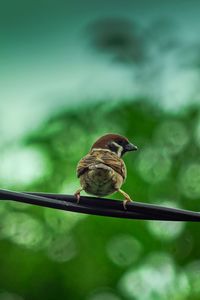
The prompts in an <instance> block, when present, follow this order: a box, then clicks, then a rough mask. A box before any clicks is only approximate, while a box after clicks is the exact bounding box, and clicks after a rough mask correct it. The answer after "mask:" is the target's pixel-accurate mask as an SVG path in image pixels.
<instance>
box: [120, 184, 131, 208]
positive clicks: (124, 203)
mask: <svg viewBox="0 0 200 300" xmlns="http://www.w3.org/2000/svg"><path fill="white" fill-rule="evenodd" d="M118 191H119V192H120V193H121V194H122V195H123V196H124V197H125V200H124V201H123V207H124V210H127V206H126V205H127V203H130V202H132V201H133V200H132V199H131V197H130V196H129V195H128V194H127V193H125V192H124V191H122V190H121V189H119V190H118Z"/></svg>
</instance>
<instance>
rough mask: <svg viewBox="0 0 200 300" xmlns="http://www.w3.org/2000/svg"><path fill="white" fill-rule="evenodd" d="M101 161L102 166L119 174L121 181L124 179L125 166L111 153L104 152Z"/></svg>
mask: <svg viewBox="0 0 200 300" xmlns="http://www.w3.org/2000/svg"><path fill="white" fill-rule="evenodd" d="M101 159H102V160H103V161H104V164H105V165H107V166H109V167H110V168H112V169H113V170H114V171H115V172H117V173H118V174H120V175H121V176H122V177H123V179H124V180H125V179H126V166H125V163H124V161H123V160H122V159H121V158H120V157H118V156H117V155H116V154H114V153H112V152H104V154H102V157H101Z"/></svg>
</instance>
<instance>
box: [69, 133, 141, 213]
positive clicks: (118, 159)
mask: <svg viewBox="0 0 200 300" xmlns="http://www.w3.org/2000/svg"><path fill="white" fill-rule="evenodd" d="M135 150H137V147H136V146H135V145H133V144H131V143H130V142H129V140H128V139H127V138H126V137H124V136H121V135H118V134H112V133H110V134H106V135H104V136H102V137H100V138H99V139H98V140H97V141H96V142H95V143H94V144H93V145H92V147H91V149H90V151H89V153H88V154H87V155H86V156H84V157H83V158H82V159H81V160H80V161H79V162H78V165H77V169H76V172H77V177H78V178H79V180H80V185H81V187H80V188H79V189H78V190H77V191H76V192H75V194H74V196H75V197H76V199H77V203H79V201H80V193H81V191H83V190H84V191H85V192H86V193H88V194H91V195H95V196H100V197H103V196H107V195H110V194H113V193H115V192H119V193H121V194H122V195H123V196H124V198H125V200H124V201H123V206H124V209H127V208H126V204H127V203H128V202H131V201H132V200H131V198H130V196H129V195H128V194H127V193H125V192H124V191H123V190H121V186H122V184H123V183H124V182H125V180H126V177H127V171H126V165H125V163H124V161H123V159H122V157H123V155H124V154H125V153H126V152H129V151H135Z"/></svg>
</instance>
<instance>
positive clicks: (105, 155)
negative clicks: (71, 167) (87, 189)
mask: <svg viewBox="0 0 200 300" xmlns="http://www.w3.org/2000/svg"><path fill="white" fill-rule="evenodd" d="M98 163H99V164H100V163H101V164H105V165H106V166H108V167H110V168H112V169H113V170H114V171H115V172H117V173H118V174H120V175H121V176H122V177H123V179H126V166H125V163H124V161H123V160H122V159H120V158H119V157H118V156H117V155H116V154H114V153H112V152H109V151H102V150H101V151H91V152H90V153H89V154H87V155H86V156H85V157H83V158H82V159H81V160H80V161H79V163H78V166H77V176H78V177H80V176H81V175H82V174H84V173H85V172H86V171H87V170H88V168H89V166H91V165H92V164H98Z"/></svg>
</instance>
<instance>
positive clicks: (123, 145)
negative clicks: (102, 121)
mask: <svg viewBox="0 0 200 300" xmlns="http://www.w3.org/2000/svg"><path fill="white" fill-rule="evenodd" d="M91 149H108V150H110V151H112V152H114V153H116V154H117V155H118V156H119V157H121V156H122V155H124V154H125V153H126V152H129V151H135V150H137V147H136V146H135V145H133V144H131V143H130V142H129V140H128V139H127V138H125V137H124V136H121V135H118V134H112V133H109V134H106V135H104V136H102V137H100V138H99V139H98V140H97V141H96V142H95V143H94V144H93V145H92V148H91Z"/></svg>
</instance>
